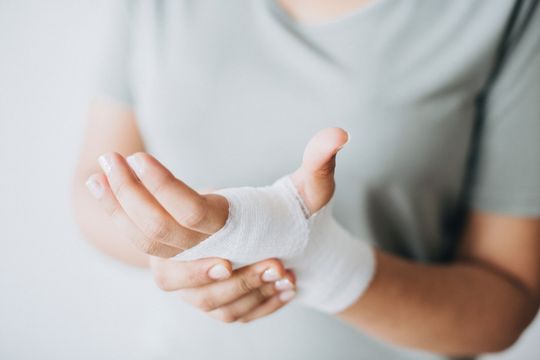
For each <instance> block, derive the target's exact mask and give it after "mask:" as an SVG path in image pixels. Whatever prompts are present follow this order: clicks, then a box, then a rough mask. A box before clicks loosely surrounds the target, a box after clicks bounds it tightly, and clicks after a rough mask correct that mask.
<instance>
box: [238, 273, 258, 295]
mask: <svg viewBox="0 0 540 360" xmlns="http://www.w3.org/2000/svg"><path fill="white" fill-rule="evenodd" d="M253 288H254V287H253V285H252V284H251V282H250V281H249V279H248V277H247V276H241V277H240V278H239V279H238V289H239V290H240V292H242V293H249V292H251V291H252V290H253Z"/></svg>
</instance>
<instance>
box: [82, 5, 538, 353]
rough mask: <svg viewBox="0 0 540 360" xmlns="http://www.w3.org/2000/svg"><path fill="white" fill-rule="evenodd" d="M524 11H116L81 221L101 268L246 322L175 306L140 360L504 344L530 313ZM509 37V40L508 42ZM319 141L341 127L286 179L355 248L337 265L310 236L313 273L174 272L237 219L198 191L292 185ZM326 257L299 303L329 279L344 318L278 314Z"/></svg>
mask: <svg viewBox="0 0 540 360" xmlns="http://www.w3.org/2000/svg"><path fill="white" fill-rule="evenodd" d="M533 5H534V2H527V1H525V2H513V1H507V0H500V1H487V0H485V1H480V0H479V1H474V2H472V1H468V0H459V1H451V2H450V1H426V0H410V1H398V0H371V1H368V0H348V1H341V2H334V1H330V0H317V1H314V0H311V1H301V0H275V1H274V0H261V1H241V0H234V1H227V2H224V1H213V0H205V1H202V0H199V1H188V0H185V1H147V2H145V1H140V2H128V3H127V4H126V5H125V7H124V8H122V9H121V12H120V13H121V16H119V17H118V18H117V20H116V23H115V24H116V25H117V29H116V30H115V31H114V33H113V34H112V35H111V36H112V39H113V41H112V42H111V44H110V47H109V50H108V52H107V57H106V59H104V63H105V67H104V70H103V72H102V76H101V82H100V87H99V93H98V95H99V96H98V98H97V100H96V101H95V102H94V104H93V106H92V108H91V113H90V120H89V127H88V130H87V133H86V135H85V137H86V139H85V143H84V146H83V151H82V155H81V158H80V162H79V166H78V170H77V176H76V179H77V181H76V185H75V196H74V202H75V208H76V212H77V217H78V221H79V223H80V226H81V228H82V229H83V231H84V232H85V234H86V236H87V238H88V239H89V240H90V241H91V242H92V243H94V244H95V245H96V246H98V247H99V248H101V249H102V250H103V251H104V252H106V253H108V254H110V255H112V256H114V257H116V258H118V259H119V260H121V261H124V262H127V263H130V264H134V265H138V266H149V267H150V270H151V272H152V273H153V274H154V276H155V279H156V281H157V283H158V285H159V286H160V287H161V288H163V289H165V290H168V291H174V292H175V293H176V292H178V293H180V294H181V295H182V298H183V299H184V300H185V301H186V302H187V303H191V304H192V305H195V306H196V307H198V308H200V309H203V310H204V311H205V312H206V313H208V314H209V315H210V316H212V317H214V318H217V319H220V320H223V321H225V322H233V321H237V320H238V321H242V322H250V324H249V325H245V326H232V325H227V326H223V325H221V324H219V323H218V322H213V321H208V320H206V319H205V318H204V317H203V316H202V315H201V314H200V313H196V312H192V311H190V310H189V308H187V307H186V306H185V305H183V304H182V303H180V301H177V299H176V298H174V301H175V303H174V304H172V305H171V306H170V308H167V309H161V310H162V311H161V312H158V311H151V314H150V316H152V317H160V320H159V321H157V322H156V324H154V326H155V328H152V329H151V332H152V333H153V337H154V338H155V339H156V340H155V343H151V344H150V343H149V344H147V345H148V347H147V350H148V351H149V354H152V356H160V354H161V355H163V356H164V357H168V356H169V357H171V358H174V357H175V356H176V357H178V358H189V359H195V358H201V359H202V358H209V357H210V356H219V357H222V358H223V357H225V358H231V359H232V358H234V359H238V358H246V359H247V358H250V359H251V358H257V359H260V358H272V359H274V358H285V359H289V358H290V359H306V358H310V359H329V358H332V359H352V358H366V359H367V358H377V359H398V358H399V359H401V358H413V359H419V358H444V357H445V356H446V357H467V356H473V355H475V354H480V353H485V352H495V351H501V350H503V349H506V348H507V347H509V346H510V345H512V344H513V343H514V342H515V341H516V339H517V338H518V337H519V335H520V334H521V333H522V331H523V330H524V329H525V328H526V327H527V325H528V324H529V323H530V321H532V319H533V318H534V316H535V314H536V312H537V310H538V306H539V303H540V265H539V264H540V261H539V260H540V242H539V241H538V240H539V235H540V220H539V217H540V162H538V160H537V157H538V154H540V101H538V100H539V86H540V85H539V84H540V66H539V65H538V64H540V37H538V36H537V34H538V32H539V31H540V16H539V14H538V11H537V12H536V13H534V6H533ZM508 24H511V25H512V26H511V27H510V29H511V30H512V29H518V31H515V32H512V33H511V35H508V34H507V31H506V30H505V29H508V27H507V26H508ZM523 24H527V25H528V26H527V27H526V28H525V26H523ZM519 29H525V31H521V30H519ZM505 34H506V35H505ZM486 94H488V95H486ZM331 126H338V127H339V128H330V129H326V130H323V131H322V132H319V133H318V134H317V135H316V136H315V137H314V138H313V139H311V141H310V142H309V145H308V146H307V148H306V149H305V153H304V158H303V162H302V164H301V165H300V167H299V168H298V169H297V170H296V171H294V172H293V174H292V175H291V177H290V178H291V179H292V184H293V186H294V187H295V189H296V191H297V192H298V195H299V202H301V203H302V202H303V204H304V205H305V206H306V208H307V214H306V218H307V219H309V218H310V216H311V215H313V214H315V213H317V212H318V211H319V210H321V209H326V208H327V207H326V205H327V204H328V202H329V201H330V199H333V200H332V202H333V214H334V217H335V219H337V221H338V222H339V223H340V225H339V226H341V227H342V228H343V229H346V230H347V231H348V233H350V234H351V235H340V236H342V237H343V239H346V241H349V240H350V239H352V238H353V237H354V240H355V242H354V244H357V245H350V249H353V248H354V249H358V250H351V251H341V250H339V249H338V250H336V249H335V248H333V247H332V241H334V240H335V239H334V238H333V237H332V236H326V237H325V236H322V235H320V234H321V232H317V231H311V233H310V235H309V236H319V237H321V241H320V243H321V244H324V246H323V245H321V246H322V247H321V249H322V250H320V254H323V255H321V256H319V258H318V260H317V261H315V260H313V259H314V258H313V257H312V256H307V255H306V256H303V257H302V256H301V258H302V259H303V260H300V262H302V261H303V263H301V265H298V268H296V264H300V263H299V262H295V261H291V262H290V263H289V262H288V261H285V260H286V259H280V258H272V257H274V255H272V256H269V257H270V258H269V259H267V260H262V259H257V260H261V261H256V262H254V263H249V262H247V264H246V263H244V264H241V265H247V266H245V267H241V268H238V266H236V265H238V264H231V262H229V260H233V261H234V259H230V258H219V257H210V258H203V259H199V257H198V256H194V257H192V258H190V257H189V256H188V257H187V258H185V259H184V260H186V259H194V260H191V261H177V260H178V257H177V258H176V259H167V258H171V257H174V256H176V255H177V254H179V255H178V256H179V257H180V259H181V256H182V252H185V253H189V251H190V249H191V248H193V249H196V248H197V247H198V246H203V244H205V241H206V240H209V239H211V238H212V236H214V235H216V234H218V233H219V231H220V229H224V228H225V227H226V225H227V224H226V223H227V219H229V216H232V215H230V214H229V210H230V209H229V206H233V203H231V198H230V197H226V196H222V195H223V194H225V193H221V195H220V192H219V191H218V192H213V191H212V189H228V188H237V187H240V186H253V187H255V189H258V190H257V191H259V190H260V189H263V188H260V187H261V186H264V185H269V184H272V183H273V182H274V181H275V180H276V179H278V178H281V177H282V176H284V175H286V174H289V173H291V171H292V170H294V169H295V168H297V166H298V163H300V162H301V154H302V151H303V146H304V144H305V143H306V142H307V141H308V140H309V138H310V137H311V136H312V135H313V134H315V133H316V132H317V131H319V130H321V129H325V128H329V127H331ZM341 128H342V129H346V130H347V131H348V132H349V133H350V134H351V135H350V136H351V139H350V141H349V142H348V144H347V145H346V146H345V148H343V150H341V151H340V153H339V156H338V158H337V159H336V156H335V155H336V153H337V152H338V151H339V150H340V149H341V148H342V147H343V146H344V145H345V143H346V141H347V140H348V135H347V133H346V132H344V131H343V130H341ZM146 151H148V152H150V153H152V154H153V156H154V157H151V156H149V155H147V154H145V153H144V152H146ZM101 154H105V155H103V156H102V157H101V158H100V159H101V161H100V162H101V165H102V167H101V168H99V167H98V165H97V163H96V158H97V157H98V156H100V155H101ZM120 154H121V155H120ZM130 154H135V155H134V156H132V157H130V158H129V159H130V161H129V163H128V161H127V160H126V159H125V158H124V156H127V155H130ZM156 159H157V160H156ZM158 160H159V161H158ZM334 166H336V177H335V184H337V187H336V191H335V193H334ZM136 175H138V176H136ZM173 175H174V177H176V178H178V179H180V180H181V181H179V180H178V179H175V178H174V177H173ZM87 179H88V180H87ZM85 182H87V184H88V187H89V189H90V193H91V194H93V195H94V197H95V198H97V199H98V200H99V201H96V199H95V198H93V197H92V196H90V193H89V192H88V191H87V189H85V188H84V185H83V184H84V183H85ZM194 189H196V190H194ZM265 189H266V188H265ZM272 189H274V188H272ZM261 191H262V190H261ZM242 194H243V193H242ZM272 194H274V193H272ZM281 194H282V193H281V192H279V191H278V192H276V193H275V195H276V196H275V197H272V198H277V197H279V196H281ZM103 209H105V211H104V210H103ZM247 213H249V212H246V214H247ZM267 218H272V219H273V217H267ZM284 219H285V220H283V221H284V222H285V221H286V220H287V217H284ZM240 223H241V224H240V225H239V226H244V225H245V224H244V222H240ZM245 223H246V224H247V225H249V224H250V223H249V222H248V221H246V222H245ZM281 225H282V224H281V223H279V222H278V223H277V224H275V226H277V227H279V226H281ZM171 229H172V230H171ZM291 232H292V230H291ZM283 234H288V233H287V231H284V232H283ZM257 236H260V237H261V239H259V240H260V241H261V242H262V241H263V240H264V239H262V238H263V237H264V232H261V233H257ZM340 239H341V237H340ZM365 239H368V241H364V240H365ZM310 240H311V239H310ZM209 241H210V240H209ZM247 241H248V240H247V238H246V244H247ZM291 241H294V239H292V240H291ZM344 241H345V240H344ZM370 242H371V243H373V244H375V246H371V245H368V243H370ZM132 243H134V244H135V245H136V246H133V245H132ZM207 243H208V242H207ZM340 244H341V242H340ZM347 244H349V243H347ZM350 244H352V243H350ZM358 244H361V245H358ZM279 245H281V244H278V248H279ZM218 246H219V244H218ZM246 246H248V245H246ZM347 246H349V245H347ZM355 246H357V248H356V247H355ZM345 248H346V249H349V247H345ZM360 248H361V249H360ZM272 249H274V248H272ZM240 250H241V249H240ZM240 250H239V249H238V248H237V249H236V252H230V253H231V254H232V256H233V257H234V256H236V255H237V254H238V251H240ZM252 250H253V251H256V250H257V247H256V246H255V247H254V249H249V251H247V250H246V251H247V252H248V253H249V252H250V251H252ZM318 251H319V250H318ZM325 252H326V253H331V254H332V256H331V257H332V258H333V259H334V258H336V257H335V256H338V255H339V256H341V257H338V259H339V261H334V262H332V263H331V264H330V265H331V266H329V267H328V268H326V269H325V271H324V272H319V273H317V274H318V275H317V276H314V277H315V280H313V279H312V280H313V281H311V282H310V285H309V286H306V288H307V290H308V292H309V290H311V289H312V288H317V289H318V290H320V291H324V288H326V287H328V286H330V287H332V286H334V287H335V284H334V283H333V281H335V280H336V279H337V280H339V281H342V280H343V278H346V280H347V283H348V284H349V283H350V284H353V285H354V284H356V285H358V286H357V288H356V290H354V291H353V292H350V291H345V290H343V289H341V288H340V287H339V286H337V287H335V288H332V291H331V295H332V296H335V297H336V298H339V296H341V295H342V293H343V291H345V292H346V295H347V299H346V301H341V302H340V301H338V300H337V299H336V298H331V299H330V300H328V299H326V300H324V301H323V300H321V299H322V298H320V297H319V298H316V296H315V300H314V301H313V302H312V304H313V303H315V308H317V309H322V310H324V311H325V312H326V314H324V313H323V312H320V311H317V310H312V309H309V308H308V307H305V306H303V305H302V304H297V303H295V302H292V303H291V304H288V303H289V302H290V301H291V300H292V299H293V298H295V296H298V297H300V295H301V294H302V293H303V291H304V289H303V288H302V286H301V282H302V279H304V278H305V277H309V276H310V275H312V274H314V273H316V272H317V271H318V270H317V267H318V266H319V264H320V263H321V259H323V258H325V257H324V254H325ZM218 253H219V252H218ZM270 253H272V252H271V251H270ZM351 253H354V254H358V255H359V257H357V258H358V259H364V260H358V262H357V263H356V264H354V261H353V265H354V266H357V267H358V269H360V270H359V271H356V270H355V271H350V272H342V271H337V272H336V273H335V274H332V276H333V277H330V275H328V276H329V277H328V279H325V281H322V280H321V281H320V282H317V278H318V277H319V275H320V276H326V274H329V273H330V272H331V270H330V269H332V268H334V267H335V266H337V267H339V266H342V265H343V264H351V261H352V260H350V259H351V256H350V254H351ZM201 254H202V255H203V256H202V257H207V256H204V255H208V254H210V255H212V253H211V252H208V253H204V252H202V253H201ZM250 254H251V253H250ZM370 254H371V255H370ZM149 255H151V256H149ZM285 255H287V254H285ZM334 255H335V256H334ZM248 258H249V257H248ZM248 258H246V259H248ZM255 258H256V257H253V259H255ZM353 258H354V257H353ZM282 260H283V261H282ZM341 260H342V261H341ZM284 262H285V264H284ZM290 264H292V266H289V265H290ZM233 265H234V271H233V267H232V266H233ZM325 266H326V265H325ZM355 269H356V268H355ZM299 272H300V273H299ZM295 274H296V277H295ZM357 274H358V276H357ZM353 275H354V276H353ZM321 288H322V289H321ZM351 294H352V295H351ZM342 299H343V297H342ZM311 300H313V298H312V299H311ZM307 303H309V301H307ZM281 307H283V310H282V311H279V312H277V313H276V314H273V315H272V316H269V315H270V314H272V313H273V312H275V311H276V310H278V309H280V308H281ZM160 314H161V315H160ZM337 319H341V320H343V321H342V322H341V321H337ZM358 330H360V331H358ZM364 334H366V335H367V336H366V335H364ZM373 339H377V340H379V341H382V342H379V341H377V340H375V341H374V340H373ZM411 349H414V350H411ZM148 356H150V355H148Z"/></svg>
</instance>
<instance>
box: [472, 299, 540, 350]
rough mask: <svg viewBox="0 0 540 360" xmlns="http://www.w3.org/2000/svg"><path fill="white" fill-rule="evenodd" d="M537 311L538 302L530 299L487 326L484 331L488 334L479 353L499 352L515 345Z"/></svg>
mask: <svg viewBox="0 0 540 360" xmlns="http://www.w3.org/2000/svg"><path fill="white" fill-rule="evenodd" d="M537 311H538V302H537V301H532V300H529V301H527V304H525V305H524V306H523V307H521V308H519V309H516V311H515V312H513V314H510V315H507V316H506V318H503V319H499V321H496V323H495V324H493V325H491V326H489V328H486V330H485V332H484V334H485V335H486V336H485V338H484V341H483V346H482V348H481V349H479V350H480V351H479V353H499V352H503V351H506V350H508V349H509V348H511V347H512V346H514V345H515V344H516V342H517V341H518V340H519V338H520V337H521V335H522V334H523V333H524V332H525V330H526V329H527V327H528V326H529V324H530V323H531V322H532V320H533V319H534V317H535V315H536V312H537Z"/></svg>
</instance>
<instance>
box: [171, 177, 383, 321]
mask: <svg viewBox="0 0 540 360" xmlns="http://www.w3.org/2000/svg"><path fill="white" fill-rule="evenodd" d="M216 193H218V194H220V195H223V196H224V197H225V198H227V200H228V202H229V217H228V219H227V222H226V223H225V225H224V226H223V228H221V229H220V230H219V231H218V232H216V233H215V234H213V235H212V236H210V237H209V238H208V239H206V240H204V241H203V242H201V243H200V244H198V245H197V246H195V247H193V248H191V249H188V250H186V251H184V252H182V253H181V254H179V255H177V256H176V257H175V259H177V260H194V259H199V258H205V257H220V258H225V259H229V260H230V261H231V262H232V263H233V266H234V267H235V268H238V267H240V266H244V265H247V264H252V263H254V262H257V261H261V260H264V259H269V258H278V259H281V260H283V262H284V263H285V266H286V267H288V268H291V269H293V271H294V272H295V274H296V278H297V281H296V283H297V288H298V297H297V299H298V300H299V301H300V302H302V303H304V304H306V305H309V306H311V307H314V308H317V309H319V310H322V311H326V312H330V313H336V312H339V311H340V310H343V309H345V308H347V307H348V306H349V305H351V304H352V303H353V302H354V301H355V300H356V299H358V298H359V297H360V296H361V295H362V293H363V292H364V291H365V289H366V288H367V287H368V285H369V283H370V281H371V279H372V277H373V273H374V270H375V259H374V253H373V249H372V247H371V246H370V245H369V244H368V243H366V242H363V241H361V240H359V239H355V238H354V237H353V236H352V235H350V234H349V233H348V232H347V231H345V229H343V228H342V227H341V226H340V225H339V224H338V223H337V222H336V220H335V219H334V217H333V216H332V211H331V204H328V205H326V206H325V207H323V208H322V209H321V210H319V211H318V212H316V213H315V214H313V215H311V216H309V215H308V211H307V209H306V207H305V205H304V203H303V201H302V199H301V197H300V196H299V194H298V192H297V191H296V188H295V186H294V184H293V183H292V181H291V179H290V177H289V176H285V177H283V178H281V179H279V180H278V181H276V182H275V183H274V184H273V185H272V186H266V187H257V188H254V187H241V188H230V189H223V190H219V191H216Z"/></svg>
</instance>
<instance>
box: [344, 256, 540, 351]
mask: <svg viewBox="0 0 540 360" xmlns="http://www.w3.org/2000/svg"><path fill="white" fill-rule="evenodd" d="M377 263H378V268H377V273H376V276H375V278H374V279H373V281H372V284H371V286H370V287H369V289H368V290H367V292H366V293H365V294H364V295H363V296H362V297H360V299H359V300H358V301H357V302H356V303H355V304H353V305H352V306H351V307H349V308H348V309H346V310H345V311H343V312H341V313H340V314H339V317H341V318H342V319H344V320H345V321H347V322H349V323H351V324H353V325H355V326H358V327H360V328H362V330H364V331H365V332H367V333H369V334H371V335H373V336H375V337H378V338H381V339H383V340H386V341H390V342H392V343H395V344H400V345H403V346H407V347H412V348H418V349H423V350H427V351H433V352H438V353H444V354H452V355H468V354H478V353H484V352H494V351H500V350H502V349H505V348H507V347H508V346H510V345H511V344H512V343H513V342H514V341H515V340H516V339H517V338H518V336H519V335H520V333H521V332H522V331H523V329H525V327H526V326H527V325H528V324H529V322H530V321H531V320H532V319H533V318H534V315H535V314H536V312H537V310H538V300H537V299H536V298H535V297H534V296H533V295H532V294H530V293H529V292H528V291H527V290H525V289H524V288H522V287H520V286H519V285H517V284H515V283H514V282H513V281H512V280H510V279H509V278H507V277H505V276H504V275H502V274H499V273H497V272H495V271H494V270H491V269H489V268H487V267H483V266H481V265H475V264H472V263H459V262H458V263H454V264H450V265H427V264H419V263H413V262H410V261H407V260H403V259H400V258H397V257H395V256H392V255H389V254H386V253H383V252H381V251H379V252H378V254H377Z"/></svg>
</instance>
